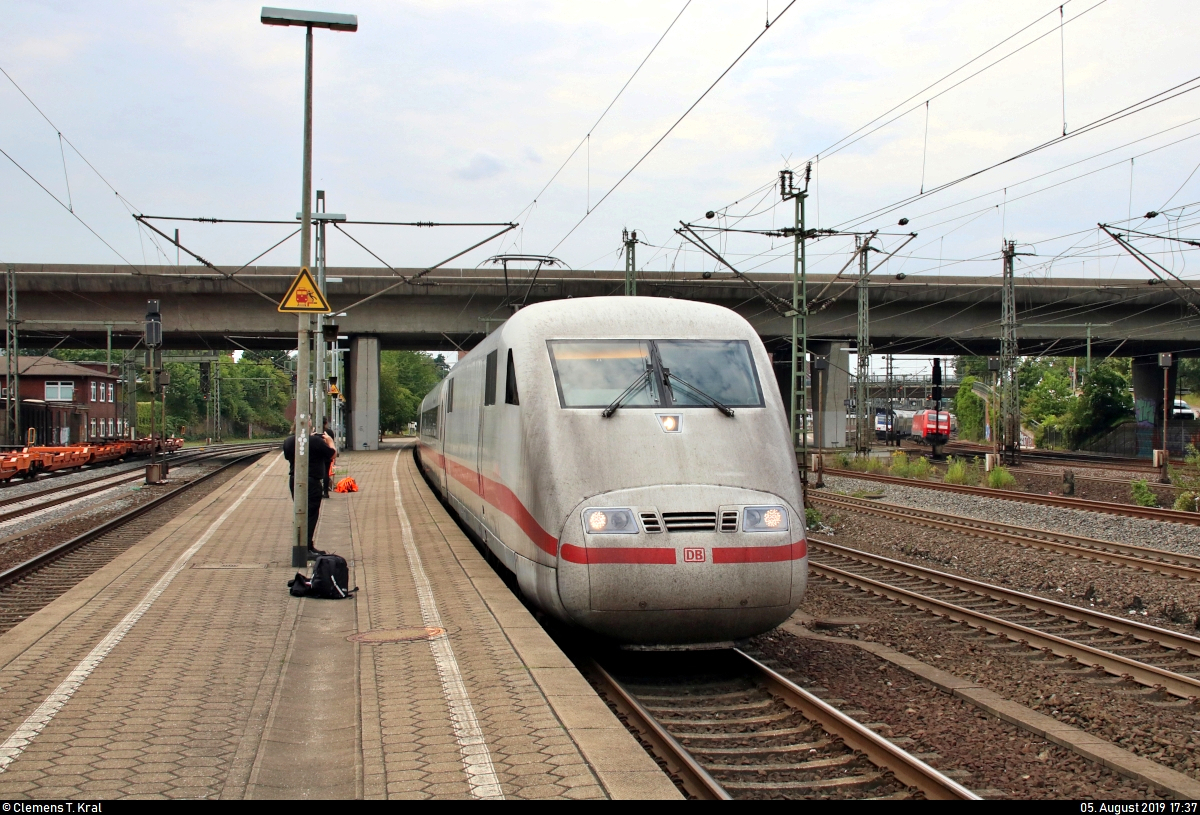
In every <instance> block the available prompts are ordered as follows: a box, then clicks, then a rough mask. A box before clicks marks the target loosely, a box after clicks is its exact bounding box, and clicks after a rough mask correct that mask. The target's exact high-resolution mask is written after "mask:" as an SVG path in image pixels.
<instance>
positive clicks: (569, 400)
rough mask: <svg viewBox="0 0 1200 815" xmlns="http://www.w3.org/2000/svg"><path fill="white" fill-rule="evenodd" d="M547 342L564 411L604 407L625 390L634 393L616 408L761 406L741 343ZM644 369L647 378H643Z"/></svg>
mask: <svg viewBox="0 0 1200 815" xmlns="http://www.w3.org/2000/svg"><path fill="white" fill-rule="evenodd" d="M547 344H548V346H549V348H550V359H551V362H552V363H553V365H554V376H555V379H556V380H557V381H558V392H559V401H560V403H561V404H562V406H563V407H565V408H589V407H598V408H605V407H608V406H609V405H611V404H612V403H613V402H614V401H615V400H617V399H618V397H620V396H621V395H622V394H623V393H624V392H625V391H626V390H627V389H629V388H631V387H633V388H634V390H633V391H632V392H631V393H630V394H629V395H628V396H627V397H626V398H625V399H623V400H621V405H622V407H639V406H640V407H712V400H716V401H717V402H720V403H721V404H722V405H726V406H728V407H762V406H763V395H762V389H761V388H760V386H759V383H758V376H757V374H756V373H755V370H754V362H753V359H752V357H751V355H750V344H749V343H747V342H746V341H745V340H551V341H549V342H548V343H547ZM664 370H669V371H670V372H671V388H670V390H669V391H667V392H665V393H664V392H663V389H662V382H663V373H664ZM647 371H650V373H651V376H649V377H646V376H645V374H646V372H647ZM639 378H640V379H641V381H640V382H639ZM689 386H690V387H689ZM705 397H709V398H705Z"/></svg>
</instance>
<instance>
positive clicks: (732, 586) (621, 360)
mask: <svg viewBox="0 0 1200 815" xmlns="http://www.w3.org/2000/svg"><path fill="white" fill-rule="evenodd" d="M773 383H774V379H773V377H772V374H771V364H770V361H769V358H768V356H767V353H766V350H765V349H764V348H763V345H762V342H761V341H760V340H759V338H758V335H757V334H756V333H755V332H754V330H753V328H751V326H750V325H749V324H748V323H747V322H746V321H745V320H744V319H742V318H741V317H739V316H738V315H737V314H735V313H734V312H732V311H729V310H728V309H724V308H721V307H719V306H713V305H708V304H704V303H695V302H689V301H682V300H670V299H664V298H651V297H595V298H584V299H575V300H558V301H553V302H548V303H542V304H538V305H532V306H529V307H527V308H524V309H521V310H520V311H518V312H517V313H516V314H514V315H513V316H512V318H511V319H509V320H508V321H507V322H505V323H504V324H503V325H502V326H500V327H499V328H498V329H497V330H496V331H494V332H493V333H492V334H491V335H490V336H488V337H487V339H485V340H484V341H483V342H482V343H480V344H479V345H478V346H477V347H476V348H474V349H473V350H472V351H471V352H470V353H469V354H467V355H466V356H465V357H463V359H462V360H461V361H460V362H459V363H458V364H457V365H456V366H455V367H454V368H453V369H452V370H451V372H450V374H449V375H448V376H447V377H446V379H445V380H443V381H442V383H441V384H440V385H439V386H438V387H437V388H435V389H434V390H433V391H432V392H431V393H429V395H427V396H426V397H425V399H424V401H423V402H422V404H421V421H420V446H419V448H418V450H419V458H420V462H421V464H422V466H423V467H424V468H425V470H426V472H427V474H428V476H429V478H430V480H431V481H432V482H433V484H434V485H435V487H436V489H438V490H439V491H440V492H441V494H442V495H443V496H444V497H445V498H446V499H447V501H448V502H449V504H450V505H451V506H452V508H453V509H454V510H455V511H456V512H457V513H458V515H459V516H460V517H461V519H462V520H463V521H464V522H465V523H466V524H467V525H468V526H469V527H470V528H471V529H472V530H473V531H474V532H475V534H476V535H478V536H479V538H480V539H482V541H483V542H484V543H485V545H486V546H487V547H488V548H489V549H490V550H491V551H492V552H493V553H494V554H495V555H496V557H497V558H499V559H500V560H501V561H502V562H503V563H504V564H505V565H506V566H508V568H509V569H511V570H512V571H513V572H514V573H515V574H516V576H517V580H518V582H519V583H520V587H521V591H522V592H523V593H524V594H525V595H526V596H527V597H528V598H529V599H530V600H531V601H532V602H534V603H535V604H536V605H538V606H539V607H540V608H541V609H543V610H544V611H546V612H548V613H550V614H552V615H554V616H555V617H557V618H559V619H561V620H563V621H565V622H568V623H571V624H574V625H577V626H581V627H583V628H587V629H589V630H592V631H595V632H597V633H599V634H602V635H604V636H607V637H611V638H614V639H616V640H619V641H621V642H626V643H637V644H648V645H653V644H683V643H707V642H719V641H728V640H734V639H739V638H743V637H748V636H753V635H755V634H758V633H761V632H763V631H766V630H769V629H771V628H773V627H775V626H776V625H778V624H779V623H780V622H782V621H783V620H785V619H786V618H787V617H788V616H789V615H790V614H791V613H792V611H793V610H795V608H796V606H797V605H798V604H799V602H800V600H801V598H802V596H803V595H804V590H805V585H806V580H807V550H806V541H805V536H804V511H803V504H802V499H801V493H800V482H799V477H798V475H797V468H796V460H795V456H794V453H793V452H792V445H791V439H790V434H789V430H788V421H787V414H786V412H785V410H784V408H783V404H782V402H781V400H780V397H779V392H778V390H777V388H776V387H775V386H774V384H773Z"/></svg>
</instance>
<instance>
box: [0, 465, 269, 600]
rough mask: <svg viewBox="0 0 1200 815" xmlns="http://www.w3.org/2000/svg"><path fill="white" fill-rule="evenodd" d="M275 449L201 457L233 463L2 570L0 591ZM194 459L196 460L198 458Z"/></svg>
mask: <svg viewBox="0 0 1200 815" xmlns="http://www.w3.org/2000/svg"><path fill="white" fill-rule="evenodd" d="M275 446H276V445H274V444H271V445H262V446H261V448H258V449H254V450H250V451H245V450H241V451H236V450H222V451H213V452H211V454H210V455H208V456H204V457H217V456H222V455H230V454H233V455H234V458H233V459H232V460H230V461H229V462H227V463H225V464H223V465H222V466H220V467H218V468H217V469H215V470H213V471H212V472H210V473H204V474H203V475H201V476H198V477H197V478H194V479H192V480H191V481H188V482H187V483H185V484H182V485H180V486H178V487H175V488H174V489H172V490H169V491H167V492H165V493H163V494H162V495H160V496H158V497H157V498H155V499H153V500H152V501H147V502H146V503H144V504H142V505H140V506H138V507H135V508H134V509H131V510H130V511H128V512H125V513H123V514H121V515H118V516H117V517H115V518H110V519H109V520H107V521H104V522H103V523H101V524H98V525H97V526H95V527H93V528H92V529H89V530H88V531H86V532H84V533H82V534H80V535H76V536H75V537H73V538H71V539H70V540H67V541H63V542H62V543H59V544H57V545H55V546H52V547H51V548H49V549H47V550H46V551H44V552H42V553H40V554H38V555H36V556H34V557H32V558H30V559H28V560H26V561H25V562H23V563H19V564H17V565H16V566H13V567H11V568H9V569H6V570H4V571H3V572H0V589H4V588H7V587H8V586H10V585H12V584H13V583H16V582H18V581H20V580H23V579H25V578H27V577H29V576H30V575H32V574H33V573H35V572H38V571H40V570H41V569H43V568H45V567H46V566H49V565H51V564H52V563H54V562H55V561H56V560H59V559H60V558H62V557H64V556H65V555H68V554H70V553H71V552H74V551H75V550H76V549H79V548H80V547H82V546H85V545H86V544H88V543H90V542H92V541H93V540H96V539H97V538H99V537H102V536H103V535H106V534H107V533H109V532H112V531H113V530H115V529H119V528H120V527H122V526H124V525H125V524H127V523H129V522H130V521H132V520H134V519H135V518H138V517H140V516H142V515H145V514H146V513H147V512H149V511H151V510H153V509H156V508H158V507H160V506H162V505H163V504H165V503H167V502H168V501H170V500H171V499H173V498H175V497H177V496H179V495H181V494H182V493H184V492H186V491H187V490H189V489H191V488H192V487H195V486H196V485H198V484H203V483H204V482H205V481H208V480H209V479H210V478H213V477H215V476H217V475H218V474H220V473H222V472H224V471H225V470H227V469H229V468H230V467H233V466H235V465H237V464H240V463H241V462H243V461H245V460H246V459H248V458H254V457H257V456H261V455H264V454H265V453H268V452H270V450H271V449H272V448H274V447H275ZM197 458H199V456H198V457H197Z"/></svg>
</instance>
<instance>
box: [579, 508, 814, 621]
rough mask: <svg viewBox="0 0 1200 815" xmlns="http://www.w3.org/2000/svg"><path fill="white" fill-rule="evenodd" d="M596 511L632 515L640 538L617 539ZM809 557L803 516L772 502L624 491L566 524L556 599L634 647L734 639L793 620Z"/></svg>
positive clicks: (619, 534) (618, 535) (635, 534)
mask: <svg viewBox="0 0 1200 815" xmlns="http://www.w3.org/2000/svg"><path fill="white" fill-rule="evenodd" d="M599 512H607V513H608V514H609V515H611V516H613V517H614V518H619V517H623V514H628V515H629V516H630V517H631V518H632V519H634V520H635V522H636V530H635V531H634V532H632V533H629V532H614V531H613V528H612V527H611V526H610V525H607V524H602V523H601V519H600V518H599V517H598V515H597V513H599ZM589 520H590V525H589ZM751 529H754V530H757V531H750V530H751ZM806 554H807V552H806V543H805V538H804V531H803V524H802V520H801V516H799V515H798V514H797V512H796V510H795V509H794V508H793V507H791V506H790V505H788V503H787V502H785V501H784V500H783V499H781V498H779V497H778V496H775V495H772V494H770V493H765V492H760V491H755V490H746V489H737V488H731V487H723V486H712V485H672V486H658V487H648V488H642V489H631V490H620V491H617V492H612V493H608V494H605V495H603V496H600V497H593V498H590V499H588V502H587V504H586V506H585V505H581V506H580V507H577V508H576V509H575V511H574V512H573V513H572V514H571V516H569V518H568V520H567V521H566V523H565V525H564V528H563V533H562V536H561V538H560V547H559V564H558V582H559V596H560V598H561V599H562V602H563V605H564V607H565V608H566V609H567V610H568V612H569V613H570V614H571V615H572V617H574V618H576V619H577V620H578V621H579V622H581V623H583V624H585V625H587V626H588V627H590V628H593V629H595V630H598V631H600V632H601V633H606V634H608V635H610V636H614V637H618V638H621V639H623V640H625V641H629V642H655V643H672V642H674V643H680V642H711V641H716V640H727V639H737V638H741V637H748V636H753V635H754V634H758V633H761V632H762V631H766V630H769V629H770V628H773V627H774V626H775V625H777V624H778V623H779V622H781V621H782V620H784V619H786V618H787V616H788V615H790V614H791V612H792V611H793V610H794V609H795V606H796V605H797V604H798V603H799V600H800V598H801V597H802V596H803V592H804V587H805V582H806V577H807V561H806Z"/></svg>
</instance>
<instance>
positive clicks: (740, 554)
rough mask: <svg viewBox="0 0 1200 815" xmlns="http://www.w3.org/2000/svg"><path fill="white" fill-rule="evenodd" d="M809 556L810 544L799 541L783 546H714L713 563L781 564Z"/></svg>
mask: <svg viewBox="0 0 1200 815" xmlns="http://www.w3.org/2000/svg"><path fill="white" fill-rule="evenodd" d="M807 554H808V543H807V542H806V541H798V542H796V543H785V544H783V545H782V546H714V547H713V550H712V559H713V563H779V562H782V561H785V560H799V559H800V558H802V557H804V556H805V555H807Z"/></svg>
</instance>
